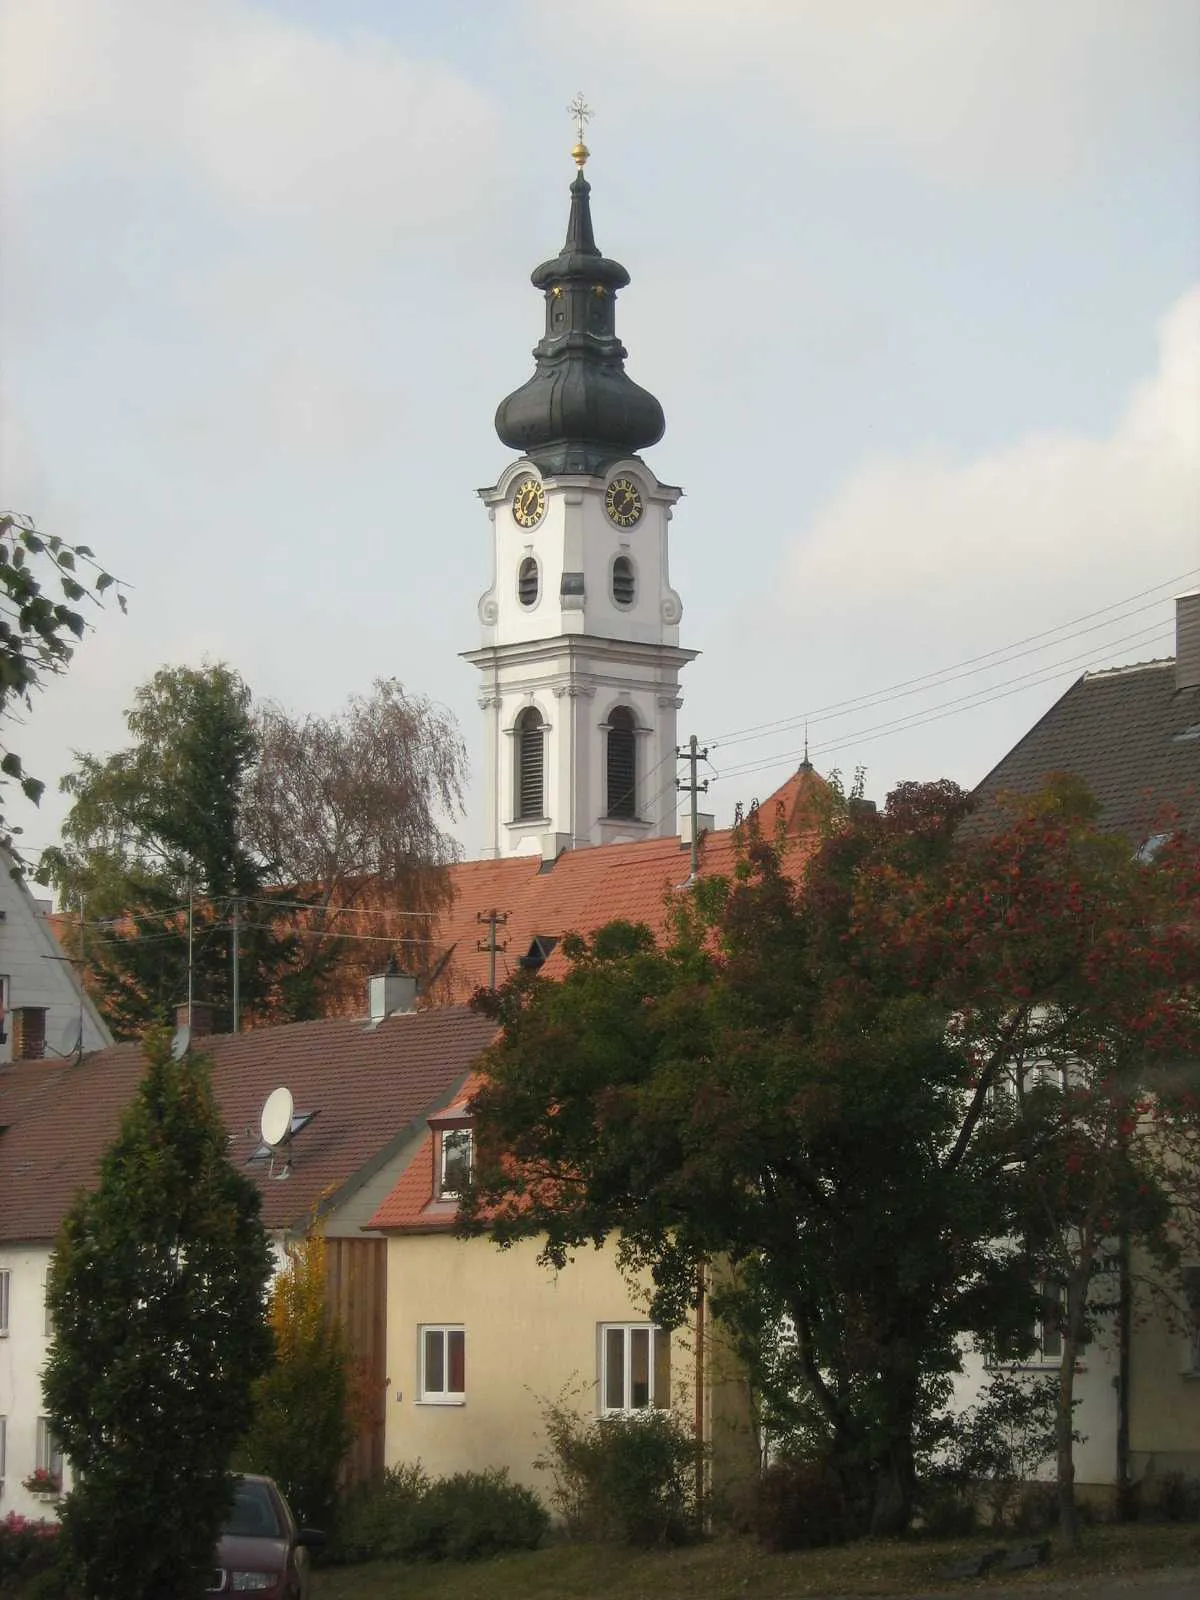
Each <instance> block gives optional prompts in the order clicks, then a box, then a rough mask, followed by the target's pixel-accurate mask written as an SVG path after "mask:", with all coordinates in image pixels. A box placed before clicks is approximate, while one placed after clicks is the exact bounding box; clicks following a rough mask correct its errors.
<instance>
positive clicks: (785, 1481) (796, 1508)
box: [753, 1460, 860, 1550]
mask: <svg viewBox="0 0 1200 1600" xmlns="http://www.w3.org/2000/svg"><path fill="white" fill-rule="evenodd" d="M753 1520H754V1532H755V1534H756V1535H757V1537H758V1539H759V1540H760V1542H761V1543H762V1544H764V1545H766V1547H767V1549H768V1550H813V1549H816V1548H817V1547H818V1546H820V1545H828V1544H844V1543H845V1542H846V1541H847V1539H852V1538H854V1537H855V1535H856V1534H857V1533H858V1532H859V1531H860V1529H859V1528H858V1525H857V1524H858V1519H857V1518H856V1516H855V1513H854V1508H853V1507H852V1506H851V1505H850V1504H849V1502H848V1500H847V1497H846V1493H845V1490H844V1488H843V1487H842V1484H841V1482H840V1481H839V1479H838V1477H837V1475H836V1473H835V1472H834V1471H833V1470H832V1468H831V1467H830V1466H829V1464H828V1463H827V1462H825V1461H820V1460H817V1461H786V1460H785V1461H776V1462H773V1463H772V1464H771V1466H769V1467H768V1468H767V1469H766V1471H765V1472H764V1473H763V1475H762V1477H761V1478H760V1479H759V1481H758V1488H757V1491H756V1493H755V1496H754V1508H753Z"/></svg>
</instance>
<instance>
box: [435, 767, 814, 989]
mask: <svg viewBox="0 0 1200 1600" xmlns="http://www.w3.org/2000/svg"><path fill="white" fill-rule="evenodd" d="M825 787H826V785H825V781H824V779H823V778H821V777H820V776H819V775H818V774H817V773H816V772H814V771H813V770H812V768H811V767H801V768H800V769H799V771H797V772H796V773H794V774H793V775H792V777H790V778H789V779H788V780H787V782H786V783H785V784H783V785H782V787H781V788H779V789H778V790H776V792H775V793H774V794H772V795H769V796H768V797H767V799H766V800H764V801H763V802H762V804H761V805H760V807H759V814H760V816H761V817H762V819H763V822H764V825H765V827H766V828H767V829H768V830H769V829H771V828H773V827H774V826H775V823H776V820H777V818H780V817H781V818H782V820H783V823H784V827H785V829H786V831H787V833H788V834H789V835H790V836H791V837H792V838H793V839H794V840H795V841H796V849H797V850H800V851H804V852H805V853H807V848H806V846H807V841H808V840H811V837H812V831H811V830H812V829H813V827H814V825H815V822H816V818H817V811H818V806H817V803H816V800H815V796H816V795H817V794H819V792H820V791H821V790H823V789H825ZM792 859H793V861H794V862H795V863H796V864H797V865H799V864H800V862H801V861H802V860H803V859H804V857H803V855H793V858H792ZM735 862H736V851H735V845H734V835H733V831H732V830H731V829H727V828H726V829H721V830H718V831H715V832H712V833H708V834H706V835H705V836H704V838H703V840H702V843H701V847H700V872H701V874H702V875H711V874H716V873H729V872H731V871H732V870H733V867H734V865H735ZM688 871H689V856H688V848H687V846H686V845H681V844H680V841H679V840H678V839H677V838H671V839H646V840H639V841H637V842H634V843H631V844H609V845H596V846H593V847H591V848H589V849H580V850H567V851H564V852H563V854H562V855H560V856H559V857H558V859H557V861H555V862H553V863H552V864H550V863H548V864H546V866H545V867H544V866H543V863H542V859H541V857H540V856H509V857H507V858H505V859H503V860H498V861H461V862H458V863H457V864H456V865H455V866H453V867H451V868H450V877H451V880H452V884H453V900H452V903H451V905H450V906H449V907H448V908H447V909H446V910H445V911H443V912H442V913H441V914H440V916H439V919H438V924H437V929H436V932H435V934H434V936H433V943H434V946H435V948H439V949H440V950H442V951H443V952H446V955H447V959H446V965H445V967H444V969H443V970H442V971H441V973H440V974H439V976H438V977H437V979H436V980H435V981H434V983H433V984H432V985H431V990H430V998H431V999H432V1000H433V1001H434V1003H437V1002H438V1001H441V1000H456V1001H462V1000H466V999H467V998H468V997H469V996H470V995H471V994H472V993H473V992H474V991H475V990H476V989H477V988H480V987H482V986H483V985H484V984H486V983H487V981H488V974H489V955H488V951H487V940H488V928H487V926H486V925H485V924H482V923H480V922H479V921H478V920H477V919H478V917H479V915H480V914H481V913H482V914H487V913H489V912H491V911H493V910H494V911H497V912H499V913H500V914H501V915H506V916H507V918H508V920H507V922H506V923H504V924H503V925H502V926H500V927H498V928H497V930H496V939H497V944H498V945H501V946H503V947H504V948H503V949H502V950H500V952H499V953H498V955H497V958H496V981H497V983H502V982H503V981H504V979H505V978H507V977H509V976H510V975H511V974H512V973H513V972H515V971H516V970H517V965H518V962H519V961H520V959H521V957H522V956H524V955H525V954H526V953H527V952H528V951H529V948H530V946H531V945H532V943H533V941H534V939H535V938H538V937H550V938H553V939H561V938H562V936H563V934H565V933H584V934H588V933H594V932H595V931H596V929H597V928H601V927H603V926H604V924H605V923H606V922H612V921H613V920H614V919H616V918H618V917H619V918H623V919H624V920H625V921H627V922H645V923H647V924H649V926H650V927H651V928H653V929H654V930H655V932H661V931H662V929H663V926H664V924H665V921H666V909H667V906H668V905H669V903H670V901H671V899H672V897H673V896H676V895H678V894H679V893H680V892H681V891H682V889H683V888H684V887H685V885H686V883H687V879H688ZM480 946H483V948H482V949H481V948H480ZM561 970H562V966H561V958H558V957H556V956H551V958H550V960H549V962H548V963H547V965H546V968H545V971H546V974H547V976H551V975H553V974H555V973H556V972H561Z"/></svg>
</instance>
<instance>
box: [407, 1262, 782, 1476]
mask: <svg viewBox="0 0 1200 1600" xmlns="http://www.w3.org/2000/svg"><path fill="white" fill-rule="evenodd" d="M538 1249H539V1245H538V1243H537V1242H536V1241H534V1240H525V1241H522V1242H521V1243H519V1244H517V1245H514V1246H513V1247H512V1248H511V1249H509V1250H500V1249H499V1248H498V1247H497V1246H495V1245H493V1244H491V1243H490V1242H489V1241H488V1240H486V1239H470V1240H462V1239H455V1238H453V1237H451V1236H449V1235H446V1234H430V1235H404V1236H401V1237H393V1238H392V1239H391V1240H389V1244H388V1326H387V1341H388V1345H387V1350H388V1398H387V1424H386V1436H385V1452H386V1459H387V1463H388V1465H389V1466H393V1465H396V1464H397V1463H400V1462H413V1461H416V1460H418V1459H419V1460H420V1461H421V1462H422V1463H423V1465H424V1466H425V1468H426V1470H427V1471H429V1472H430V1473H432V1474H434V1475H435V1476H442V1475H445V1474H448V1473H453V1472H461V1471H466V1470H470V1469H479V1468H483V1467H488V1466H502V1467H507V1468H508V1470H509V1472H510V1474H511V1476H512V1477H513V1478H514V1479H515V1480H516V1481H517V1482H519V1483H524V1484H526V1485H528V1486H529V1487H530V1488H532V1489H534V1490H535V1491H536V1492H538V1493H539V1494H540V1495H542V1496H543V1497H546V1496H547V1495H548V1493H549V1490H550V1487H551V1484H550V1479H549V1474H547V1473H545V1472H538V1471H537V1470H536V1469H535V1467H534V1460H535V1458H536V1457H537V1456H538V1455H539V1454H540V1453H541V1452H542V1450H543V1449H544V1447H545V1430H544V1427H543V1423H542V1411H543V1409H544V1407H545V1405H546V1403H547V1402H549V1401H554V1400H557V1399H559V1398H560V1397H562V1396H565V1397H567V1398H568V1399H569V1402H570V1404H571V1406H572V1408H573V1409H575V1410H577V1411H579V1412H580V1413H581V1414H582V1415H584V1416H589V1417H590V1416H595V1415H596V1414H597V1409H598V1387H597V1385H598V1362H599V1327H600V1325H601V1324H602V1323H613V1322H642V1321H645V1320H646V1312H645V1309H644V1302H642V1303H641V1304H639V1303H638V1300H637V1298H636V1297H634V1296H632V1295H631V1292H630V1289H629V1286H628V1285H627V1283H626V1281H625V1279H624V1278H623V1277H622V1275H621V1273H620V1272H619V1271H618V1269H617V1266H616V1260H615V1253H614V1252H613V1251H612V1250H611V1249H605V1250H601V1251H586V1252H583V1253H581V1254H580V1255H578V1256H577V1257H576V1258H575V1260H574V1261H572V1262H571V1263H569V1264H568V1266H567V1267H566V1268H565V1269H564V1270H563V1271H562V1272H559V1273H555V1272H553V1271H551V1270H549V1269H548V1268H546V1267H543V1266H541V1265H539V1263H538V1261H537V1254H538ZM430 1323H432V1324H437V1323H454V1324H462V1325H463V1327H464V1328H465V1330H466V1388H465V1399H464V1401H463V1403H462V1404H460V1405H439V1404H436V1403H434V1404H429V1403H423V1402H422V1401H420V1400H419V1399H418V1398H417V1395H418V1392H419V1391H418V1383H419V1370H418V1362H419V1331H418V1330H419V1329H420V1327H421V1326H422V1324H430ZM705 1355H706V1360H705V1366H706V1369H707V1370H708V1375H709V1379H710V1382H709V1384H708V1385H707V1387H706V1405H705V1432H706V1434H708V1435H709V1436H710V1438H711V1442H712V1445H713V1451H714V1480H715V1481H717V1480H719V1481H721V1482H722V1483H727V1482H728V1481H729V1480H730V1478H731V1477H733V1476H735V1475H736V1473H737V1472H738V1471H743V1472H744V1471H746V1470H753V1468H754V1467H756V1466H757V1461H758V1449H757V1441H756V1440H755V1438H754V1436H753V1433H752V1430H751V1429H750V1425H749V1414H748V1397H747V1390H746V1386H745V1384H744V1382H743V1381H742V1380H741V1379H740V1378H739V1376H738V1374H737V1373H736V1371H735V1370H734V1366H733V1363H732V1361H731V1360H730V1359H729V1357H728V1356H727V1354H726V1352H725V1351H724V1349H723V1346H722V1345H721V1344H720V1341H719V1340H717V1339H714V1338H713V1337H711V1336H710V1337H709V1338H708V1339H707V1342H706V1352H705ZM695 1372H696V1363H695V1356H694V1328H685V1329H683V1330H679V1331H677V1332H676V1333H675V1334H673V1335H672V1338H671V1389H672V1395H673V1402H674V1404H675V1405H676V1408H677V1410H678V1413H679V1415H680V1416H681V1417H682V1418H683V1419H684V1420H685V1421H687V1422H688V1423H689V1425H690V1424H691V1422H692V1420H693V1419H694V1416H695V1395H696V1385H695Z"/></svg>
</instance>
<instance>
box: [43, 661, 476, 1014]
mask: <svg viewBox="0 0 1200 1600" xmlns="http://www.w3.org/2000/svg"><path fill="white" fill-rule="evenodd" d="M126 721H127V723H128V727H129V731H130V734H131V735H132V743H131V744H130V746H129V747H128V748H127V749H125V750H122V751H119V752H118V753H117V754H115V755H110V756H106V757H100V756H95V755H77V756H76V764H75V769H74V771H73V772H71V773H70V774H69V775H68V776H67V777H66V778H65V779H64V780H63V785H62V786H63V788H64V790H65V791H66V792H67V793H68V794H69V795H71V796H72V797H73V804H72V807H71V811H70V813H69V814H68V816H67V819H66V822H65V824H64V826H63V841H64V842H63V846H62V848H61V849H57V850H52V851H48V852H46V854H45V856H44V857H43V867H42V871H43V875H44V876H46V877H47V878H48V881H50V882H52V883H53V884H54V886H55V887H56V888H57V889H58V890H59V893H60V895H61V897H62V898H63V899H64V901H65V902H66V903H67V904H70V905H78V904H79V903H81V902H83V903H85V904H86V908H87V929H86V934H87V936H86V938H83V939H81V940H79V941H78V943H79V944H81V945H82V948H81V949H80V948H76V949H74V950H73V952H72V953H73V954H76V955H81V956H82V957H83V959H84V960H85V963H86V973H87V978H88V982H89V986H90V987H91V988H92V989H93V991H94V992H95V993H96V995H97V998H98V999H99V1001H100V1004H101V1007H102V1009H103V1010H104V1013H105V1016H106V1018H107V1020H108V1022H109V1025H110V1026H111V1027H112V1029H113V1031H114V1033H116V1034H118V1035H119V1036H121V1037H133V1036H137V1035H139V1034H141V1033H142V1032H143V1031H144V1030H145V1028H146V1027H148V1026H151V1025H153V1024H154V1023H165V1022H167V1021H168V1020H169V1018H170V1016H171V1013H172V1011H173V1008H174V1007H175V1006H177V1005H178V1004H179V1003H180V1002H181V1001H182V1000H183V999H184V998H185V997H186V994H187V959H188V956H187V907H188V904H189V902H191V903H193V904H194V912H193V918H194V935H195V937H194V941H193V962H194V966H193V991H194V995H195V997H196V998H198V999H201V1000H205V1001H208V1002H209V1003H211V1004H213V1005H214V1006H215V1007H216V1011H217V1017H218V1022H219V1025H221V1026H228V1025H229V1024H230V1021H231V1011H232V992H231V991H232V976H233V956H234V953H235V950H236V953H237V955H238V974H239V1000H240V1009H241V1012H242V1014H243V1015H244V1016H245V1017H246V1018H248V1019H249V1020H250V1021H251V1022H252V1023H261V1022H264V1021H295V1020H302V1019H304V1018H307V1017H313V1016H321V1015H324V1014H327V1013H328V1012H329V1011H330V1010H335V1009H337V1008H338V1007H339V1006H340V1005H343V1004H349V1005H352V1006H357V1005H358V1004H359V1003H360V1001H361V995H362V992H363V976H364V972H365V971H376V970H378V968H379V966H380V965H381V962H382V959H383V957H382V956H381V944H380V941H381V940H388V941H389V942H390V941H392V940H394V941H395V944H396V946H397V948H398V949H399V950H400V952H401V955H402V959H403V961H404V963H405V965H406V966H408V967H410V968H413V969H420V968H421V967H422V966H424V965H425V964H426V962H427V957H428V950H429V944H428V928H429V925H430V924H429V917H430V916H431V915H432V913H433V912H434V911H435V910H436V908H437V907H438V906H439V905H441V904H442V903H443V902H444V900H445V899H446V897H447V895H448V893H449V878H448V874H447V873H446V870H445V868H446V864H447V863H448V862H449V861H451V860H453V859H454V858H455V856H456V854H457V846H456V844H455V843H454V841H453V840H452V839H451V838H449V836H448V835H446V834H445V833H444V832H442V830H441V828H440V827H439V825H438V823H439V818H440V817H442V816H444V815H453V813H454V812H455V811H456V809H457V808H458V805H459V798H460V795H461V789H462V782H463V776H464V773H465V754H464V751H463V747H462V741H461V740H460V739H459V737H458V735H457V732H456V730H455V728H454V724H453V721H452V719H451V718H450V717H449V715H448V713H445V712H443V711H441V710H439V708H437V707H436V706H434V705H432V704H431V703H430V702H428V701H426V700H423V699H421V698H420V697H417V696H410V695H406V694H405V692H404V691H403V690H402V689H401V687H400V685H399V684H397V683H395V682H393V681H390V680H389V681H383V682H380V683H377V684H376V686H375V690H374V693H373V694H372V696H371V697H370V698H369V699H363V698H359V697H352V698H351V700H350V701H349V703H348V705H347V707H346V708H345V709H344V710H343V711H342V712H339V713H337V714H335V715H334V716H331V717H327V718H321V717H304V718H300V719H296V718H292V717H290V716H289V715H288V714H287V713H286V712H285V711H283V710H282V708H280V707H279V706H277V705H274V704H272V703H267V704H265V705H261V706H258V707H255V706H254V705H253V704H252V700H251V695H250V690H249V689H248V688H247V686H246V684H245V683H244V682H243V681H242V679H241V678H240V677H239V676H238V674H237V673H236V672H234V671H233V670H232V669H231V668H230V667H228V666H225V665H223V664H217V665H208V666H204V667H201V668H191V667H167V668H163V669H162V670H161V671H159V672H157V673H156V674H155V675H154V677H153V678H152V679H151V680H150V682H149V683H147V684H144V685H143V686H142V687H141V688H140V689H139V690H138V691H137V695H136V697H135V700H134V705H133V708H132V709H131V710H130V711H129V712H128V714H127V717H126ZM363 905H366V906H367V907H368V908H369V909H368V914H367V916H366V917H365V918H364V917H361V916H359V915H358V913H357V910H356V909H351V907H354V908H358V907H361V906H363ZM398 906H399V907H401V908H402V909H400V910H398V909H397V907H398ZM414 913H417V915H414ZM420 913H425V915H424V916H422V915H420ZM68 937H70V936H69V935H68Z"/></svg>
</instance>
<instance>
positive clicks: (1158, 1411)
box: [1129, 1281, 1200, 1487]
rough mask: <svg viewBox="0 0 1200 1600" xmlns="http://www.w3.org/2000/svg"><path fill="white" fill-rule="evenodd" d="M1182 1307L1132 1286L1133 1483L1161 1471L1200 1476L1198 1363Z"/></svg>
mask: <svg viewBox="0 0 1200 1600" xmlns="http://www.w3.org/2000/svg"><path fill="white" fill-rule="evenodd" d="M1186 1323H1187V1313H1186V1309H1185V1308H1184V1307H1183V1306H1182V1305H1180V1306H1179V1307H1177V1308H1176V1309H1174V1310H1172V1309H1168V1307H1167V1305H1166V1304H1164V1300H1163V1298H1162V1296H1159V1295H1152V1294H1151V1292H1150V1289H1149V1286H1148V1284H1147V1283H1146V1282H1145V1281H1143V1282H1141V1283H1139V1284H1138V1285H1137V1286H1136V1287H1135V1291H1134V1316H1133V1339H1132V1341H1131V1349H1130V1363H1129V1451H1130V1472H1131V1475H1132V1477H1133V1479H1134V1481H1135V1482H1136V1481H1139V1480H1141V1479H1143V1478H1144V1479H1146V1480H1147V1482H1148V1487H1149V1481H1150V1480H1153V1479H1154V1478H1155V1477H1157V1476H1161V1475H1162V1474H1163V1473H1164V1472H1185V1473H1187V1474H1188V1475H1189V1476H1191V1477H1200V1367H1198V1366H1195V1365H1194V1364H1193V1359H1192V1344H1191V1337H1190V1334H1189V1333H1188V1331H1187V1326H1186Z"/></svg>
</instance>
